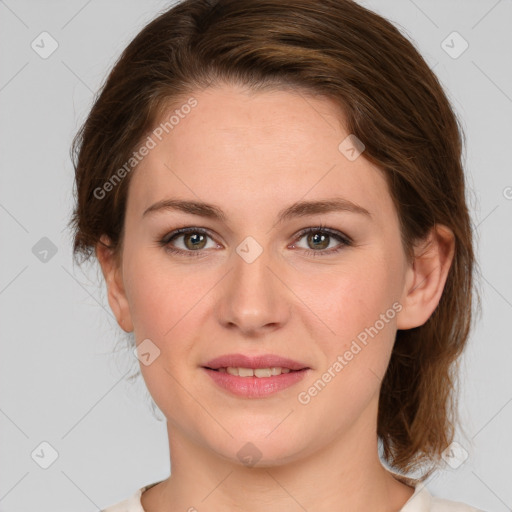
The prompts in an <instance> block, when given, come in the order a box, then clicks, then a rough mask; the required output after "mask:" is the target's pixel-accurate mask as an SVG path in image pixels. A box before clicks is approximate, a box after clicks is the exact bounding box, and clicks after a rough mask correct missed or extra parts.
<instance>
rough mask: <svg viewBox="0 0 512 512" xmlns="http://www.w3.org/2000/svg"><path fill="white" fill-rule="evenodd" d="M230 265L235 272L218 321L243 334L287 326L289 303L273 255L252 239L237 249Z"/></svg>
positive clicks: (229, 281) (223, 297) (230, 280)
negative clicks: (233, 326) (271, 327)
mask: <svg viewBox="0 0 512 512" xmlns="http://www.w3.org/2000/svg"><path fill="white" fill-rule="evenodd" d="M231 261H232V272H230V277H229V278H228V280H227V282H226V283H225V286H224V288H223V293H222V297H221V304H222V307H221V308H220V310H219V315H220V317H219V321H221V322H222V323H224V324H228V325H231V326H232V325H236V326H238V327H239V328H240V329H241V330H244V331H255V330H258V329H260V328H264V327H265V326H267V327H266V328H268V326H269V325H272V326H274V327H276V326H277V325H280V324H282V323H283V322H285V320H286V315H287V312H288V311H289V307H288V305H287V300H288V299H287V296H286V292H285V290H284V288H283V285H282V283H281V282H280V281H279V279H277V278H276V275H275V274H279V272H278V269H277V268H276V261H277V259H276V257H275V255H274V254H272V251H271V250H270V249H268V248H264V247H263V246H262V245H261V244H260V243H259V242H258V241H257V240H256V239H255V238H253V237H250V236H249V237H247V238H245V239H244V240H243V241H242V242H241V243H240V244H239V245H238V246H237V247H236V250H235V252H234V253H233V255H232V258H231Z"/></svg>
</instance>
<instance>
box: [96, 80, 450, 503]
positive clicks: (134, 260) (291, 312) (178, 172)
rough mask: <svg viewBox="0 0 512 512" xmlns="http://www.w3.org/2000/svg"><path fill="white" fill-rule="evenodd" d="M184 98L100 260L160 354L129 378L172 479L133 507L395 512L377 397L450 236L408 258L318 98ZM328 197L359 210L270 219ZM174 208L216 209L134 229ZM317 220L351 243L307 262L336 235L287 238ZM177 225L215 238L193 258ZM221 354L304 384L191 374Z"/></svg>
mask: <svg viewBox="0 0 512 512" xmlns="http://www.w3.org/2000/svg"><path fill="white" fill-rule="evenodd" d="M193 96H194V97H195V98H196V99H197V101H198V105H197V106H196V107H195V108H194V109H193V110H192V111H191V113H190V114H188V115H187V116H185V118H184V119H181V120H180V122H179V124H178V125H177V126H175V128H174V129H173V130H172V131H170V132H169V134H168V135H167V136H166V137H165V138H164V139H163V141H162V142H160V143H159V144H158V145H157V146H156V147H155V148H154V149H152V150H151V151H150V152H149V154H148V155H147V156H146V157H145V158H144V159H143V160H142V161H141V163H140V164H139V166H138V167H137V169H136V171H134V174H133V176H132V181H131V183H130V189H129V196H128V202H127V210H126V219H125V226H124V228H125V239H124V244H123V247H122V253H121V256H122V258H121V261H120V262H119V263H116V259H115V258H114V256H113V254H112V253H111V252H110V251H109V250H107V249H105V248H104V247H103V246H101V245H99V244H98V246H97V249H96V254H97V257H98V260H99V262H100V264H101V267H102V270H103V274H104V277H105V280H106V284H107V289H108V299H109V303H110V306H111V308H112V310H113V312H114V314H115V315H116V318H117V321H118V323H119V325H120V326H121V328H123V329H124V330H125V331H127V332H131V331H134V333H135V338H136V341H137V343H140V342H142V341H143V340H145V339H147V338H149V339H150V340H151V341H152V343H154V344H155V345H156V346H157V347H158V349H159V350H160V355H159V357H157V358H156V359H155V360H154V361H153V362H152V363H151V364H149V365H148V366H146V365H144V364H141V365H140V366H141V372H142V375H143V378H144V380H145V382H146V385H147V387H148V389H149V391H150V393H151V395H152V396H153V398H154V400H155V402H156V403H157V405H158V406H159V408H160V409H161V411H162V412H163V413H164V414H165V416H166V418H167V425H168V436H169V446H170V452H171V455H172V459H171V464H172V475H171V476H170V477H169V478H168V479H166V480H164V481H162V482H161V483H159V484H158V485H156V486H154V487H152V488H151V489H149V490H148V491H146V492H145V493H144V494H143V495H142V505H143V507H144V509H145V510H146V511H147V512H163V511H164V510H165V511H166V512H169V511H178V510H181V511H184V510H189V509H190V510H193V509H191V507H195V509H196V510H198V511H201V510H208V511H214V512H215V511H218V512H220V511H225V510H233V511H242V510H243V511H245V512H256V511H263V510H265V512H270V511H278V510H279V511H282V510H289V511H291V510H297V511H299V510H304V509H305V510H315V511H317V512H327V511H329V512H332V511H333V510H347V511H354V510H373V511H375V512H385V511H386V512H391V511H398V510H400V508H401V507H402V506H403V505H404V504H405V502H406V501H407V500H408V499H409V498H410V496H411V495H412V493H413V490H414V489H413V488H412V487H410V486H408V485H405V484H404V483H401V482H399V481H398V480H397V479H396V478H395V477H393V476H392V474H391V473H390V472H388V471H387V470H386V469H385V468H384V467H383V466H382V464H381V462H380V460H379V457H378V448H377V435H376V428H377V407H378V397H379V389H380V386H381V379H382V377H383V376H384V373H385V371H386V368H387V365H388V362H389V359H390V356H391V351H392V348H393V343H394V339H395V334H396V330H397V329H409V328H412V327H416V326H419V325H422V324H423V323H425V322H426V321H427V320H428V318H429V317H430V316H431V314H432V312H433V311H434V309H435V307H436V306H437V304H438V302H439V300H440V297H441V294H442V291H443V287H444V284H445V281H446V277H447V273H448V270H449V267H450V265H451V262H452V258H453V250H454V242H453V235H452V233H451V231H450V230H449V229H448V228H446V227H444V226H438V228H437V230H436V231H432V232H431V233H430V235H429V237H428V238H427V239H426V240H424V241H422V242H421V243H419V244H418V246H417V249H416V257H415V260H414V262H408V261H407V259H406V256H405V253H404V250H403V247H402V245H401V241H400V230H399V222H398V217H397V213H396V210H395V208H394V205H393V203H392V199H391V196H390V194H389V190H388V188H387V184H386V182H385V180H384V177H383V175H382V173H381V171H380V170H379V169H378V168H377V167H375V166H374V165H372V164H371V163H370V162H369V161H368V160H366V159H365V158H364V153H363V154H362V155H361V156H360V157H358V158H357V159H356V160H354V161H350V160H349V159H347V158H346V157H345V155H344V154H342V153H341V152H340V151H339V149H338V146H339V144H340V142H341V141H343V140H344V139H345V137H347V135H348V132H347V131H346V130H345V129H344V127H343V123H340V119H343V118H342V116H341V113H340V112H339V111H338V110H337V109H336V106H335V104H334V103H332V102H331V101H330V100H329V99H326V98H321V97H312V96H308V95H306V94H305V93H298V92H297V91H292V90H275V91H272V92H270V91H269V92H258V93H254V92H249V91H248V90H246V89H243V88H240V87H235V86H232V85H227V84H223V85H217V86H215V87H211V88H209V89H207V90H203V91H200V92H197V93H196V94H194V95H193ZM333 196H338V197H343V198H346V199H348V200H350V201H352V202H353V203H356V204H357V205H359V206H361V207H364V208H366V209H367V210H368V211H369V212H370V214H371V216H365V215H361V214H357V213H353V212H347V211H338V212H328V213H322V214H315V215H310V216H305V217H296V218H292V219H288V220H286V221H284V222H283V223H281V224H276V219H277V214H278V212H279V211H280V210H281V209H283V208H285V207H288V206H289V205H291V204H292V203H294V202H296V201H299V200H320V199H326V198H331V197H333ZM171 197H172V198H177V199H184V200H194V201H204V202H207V203H213V204H215V205H217V206H218V207H219V208H221V209H222V210H223V211H224V212H225V215H226V219H227V220H226V221H219V220H215V219H210V218H205V217H200V216H198V215H194V214H192V213H185V212H180V211H174V210H167V211H159V212H154V213H152V214H149V215H146V216H145V217H142V214H143V212H144V211H145V210H146V209H147V208H148V207H149V206H151V205H153V204H154V203H156V202H157V201H160V200H162V199H167V198H171ZM319 224H323V225H325V226H327V227H329V228H331V229H332V230H336V231H339V232H340V233H342V234H345V235H347V236H349V237H350V238H351V239H352V240H353V244H352V245H346V246H342V248H341V250H340V251H339V252H337V253H331V254H328V255H327V254H326V255H323V256H321V255H314V256H313V255H309V254H307V252H306V251H308V250H309V251H311V252H314V251H317V252H321V251H323V252H324V253H325V252H326V251H327V250H329V249H331V248H334V247H339V246H340V242H339V241H338V240H337V239H335V238H333V237H331V238H330V239H327V240H328V241H327V242H326V243H325V244H324V245H322V244H321V243H319V242H318V241H315V240H311V237H310V238H309V242H308V236H307V235H302V236H300V237H299V236H297V234H298V233H299V232H300V231H301V230H303V229H305V228H310V227H317V226H318V225H319ZM189 226H190V227H196V228H197V227H202V228H205V229H207V230H209V232H210V234H211V238H206V239H205V242H202V244H201V243H199V246H200V249H201V250H202V255H201V256H199V257H187V256H185V255H176V254H171V253H169V252H166V249H165V248H164V247H162V246H161V245H159V244H158V241H159V240H160V239H161V238H163V236H164V235H166V234H168V233H170V232H171V231H173V230H174V229H177V228H181V227H189ZM321 234H322V233H320V235H321ZM247 236H251V237H253V238H254V239H255V240H256V241H257V242H258V244H259V245H260V246H261V248H262V249H263V252H262V253H261V255H260V256H259V257H258V258H256V260H255V261H253V262H252V263H247V262H246V261H245V260H244V259H243V258H242V257H240V256H239V255H238V253H237V252H236V248H237V246H238V245H239V244H240V243H241V242H242V241H243V240H244V239H245V238H246V237H247ZM104 241H106V242H107V243H108V239H106V238H104ZM185 242H187V237H186V236H185V237H184V236H183V235H182V236H180V237H179V238H177V239H175V240H174V242H173V245H174V247H176V248H178V249H182V250H183V251H187V250H188V251H189V252H193V251H194V249H193V247H194V244H196V245H197V244H198V242H197V239H195V240H192V241H191V240H190V237H189V238H188V245H185ZM318 246H320V247H319V248H318ZM191 247H192V248H191ZM193 256H194V255H193ZM395 302H398V303H399V304H400V305H401V310H400V312H399V313H397V314H396V315H395V316H394V318H392V319H390V320H389V321H388V322H387V323H385V325H384V327H383V328H381V329H380V330H379V332H378V334H377V335H375V336H374V337H373V338H370V340H369V342H368V344H367V345H366V346H365V347H364V349H362V350H361V351H360V352H359V353H358V354H357V355H355V356H354V358H353V359H352V360H351V361H350V362H349V363H348V364H347V365H346V366H345V367H344V368H343V370H342V371H341V372H339V373H338V374H337V375H336V377H335V378H333V379H332V380H331V381H330V382H329V383H328V384H327V385H326V386H325V388H324V389H323V390H322V391H321V392H320V393H318V394H317V395H316V396H315V397H313V398H312V399H311V401H310V402H309V403H308V404H306V405H304V404H301V403H299V401H298V399H297V396H298V394H299V393H300V392H301V391H305V390H307V389H308V388H309V387H310V386H311V385H312V384H313V383H314V382H315V381H317V380H318V379H319V378H321V376H322V374H323V373H325V372H326V371H327V369H328V368H329V367H331V366H332V365H333V363H334V362H335V361H336V359H337V356H338V355H339V354H344V353H345V351H346V350H347V349H348V348H349V347H350V344H351V342H352V341H353V340H354V339H355V338H356V336H357V335H358V334H359V333H361V332H362V331H364V329H365V328H368V327H370V326H373V325H374V324H375V322H376V320H378V319H379V318H380V315H381V314H385V313H386V311H387V310H389V309H390V308H392V304H393V303H395ZM234 352H239V353H244V354H248V355H256V354H262V353H272V354H278V355H281V356H285V357H290V358H292V359H295V360H298V361H300V362H303V363H306V364H307V366H309V367H310V368H311V370H310V374H309V375H308V376H307V378H305V379H304V380H303V381H301V382H300V383H298V384H296V385H294V386H292V387H290V388H287V389H286V390H284V391H281V392H279V393H276V394H274V395H272V396H269V397H266V398H261V399H252V398H250V399H248V398H240V397H236V396H233V395H231V394H229V393H228V392H226V391H224V390H223V389H221V388H219V387H218V386H217V385H216V384H215V383H214V382H213V381H212V380H211V379H210V377H209V376H208V375H206V374H205V372H204V370H203V369H202V368H201V366H202V365H204V364H205V363H206V362H207V361H208V360H210V359H212V358H213V357H216V356H219V355H223V354H228V353H234ZM247 442H251V443H252V444H253V445H255V446H256V447H257V449H258V450H259V452H261V458H260V459H259V461H258V462H257V464H256V465H255V466H253V467H249V466H248V465H246V464H244V463H243V462H242V461H241V460H240V459H239V457H238V456H237V452H238V451H239V450H240V449H241V448H242V447H243V446H244V445H245V444H246V443H247Z"/></svg>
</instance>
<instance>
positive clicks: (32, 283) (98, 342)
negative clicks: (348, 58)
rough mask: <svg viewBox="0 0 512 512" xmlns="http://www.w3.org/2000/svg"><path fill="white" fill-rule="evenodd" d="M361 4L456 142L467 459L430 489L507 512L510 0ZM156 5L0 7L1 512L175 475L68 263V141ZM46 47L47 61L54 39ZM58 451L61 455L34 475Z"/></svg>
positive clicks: (122, 358)
mask: <svg viewBox="0 0 512 512" xmlns="http://www.w3.org/2000/svg"><path fill="white" fill-rule="evenodd" d="M362 3H363V4H364V5H366V6H368V7H370V8H371V9H373V10H375V11H377V12H378V13H380V14H381V15H383V16H385V17H386V18H388V19H390V20H391V21H393V22H395V23H396V24H398V25H399V27H400V28H401V30H402V31H403V32H404V33H405V34H406V35H408V36H409V37H410V38H412V39H413V40H414V41H415V44H416V45H417V47H418V48H419V49H420V51H421V53H422V54H423V55H424V57H425V59H426V60H427V62H428V63H429V65H430V66H431V67H432V68H433V69H434V70H435V72H436V73H437V74H438V76H439V77H440V80H441V82H442V84H443V85H444V87H445V88H446V91H447V94H448V96H449V98H450V99H451V101H452V102H453V105H454V107H455V109H456V111H457V113H458V115H459V116H460V118H461V119H462V122H463V125H464V128H465V130H466V134H467V153H466V154H467V158H466V171H467V175H468V182H469V185H470V205H471V209H472V216H473V220H474V223H475V226H476V228H475V234H476V239H477V253H478V257H479V259H480V266H481V273H482V279H481V285H480V286H481V292H482V299H483V304H482V305H483V314H482V316H481V318H479V319H478V321H477V323H476V327H475V329H474V331H473V334H472V336H471V340H470V343H469V346H468V349H467V352H466V353H465V355H464V357H463V359H462V379H461V386H460V393H461V401H460V410H461V414H462V426H463V428H464V431H459V432H458V434H457V441H458V442H459V443H460V445H461V446H462V447H463V449H464V450H466V452H467V453H468V458H467V459H466V460H464V461H463V459H464V457H463V456H461V455H460V454H459V455H457V454H456V456H455V458H454V459H453V458H451V459H448V458H447V460H448V462H449V463H447V464H446V467H445V468H444V469H442V470H441V471H439V472H438V473H436V474H435V476H434V477H432V478H431V479H430V480H429V481H428V485H427V487H428V488H429V490H430V491H431V493H432V494H434V495H438V496H442V497H445V498H448V499H453V500H459V501H464V502H467V503H470V504H472V505H474V506H477V507H479V508H482V509H484V510H487V511H489V512H491V511H496V512H504V511H506V510H508V511H510V510H512V485H510V484H511V483H512V462H511V461H512V440H511V435H510V433H511V432H512V373H511V372H510V363H511V361H512V343H511V336H510V326H509V323H508V322H509V319H510V318H511V315H512V286H511V284H512V270H511V266H510V249H511V248H512V230H511V228H510V220H511V218H512V188H511V187H512V173H511V172H510V157H509V154H510V135H511V133H512V116H511V113H512V80H511V79H512V72H511V67H510V55H511V49H512V44H511V43H512V32H511V30H510V26H511V24H512V23H511V22H512V2H511V1H510V0H500V1H496V0H482V1H476V0H473V1H462V0H460V1H455V0H451V1H440V0H436V1H426V0H414V1H413V0H393V1H391V0H385V1H384V0H380V1H378V0H373V1H370V2H362ZM168 5H170V3H169V2H166V1H163V0H151V1H145V2H143V1H142V0H139V1H133V0H131V1H126V0H124V1H121V0H115V1H114V0H109V1H100V0H89V1H84V0H73V1H70V0H68V1H64V0H60V1H57V0H54V1H46V2H39V1H35V0H34V1H27V0H20V1H17V0H7V1H5V2H4V1H0V62H1V67H0V112H1V117H0V133H1V134H2V136H1V137H0V154H1V155H2V158H1V159H0V168H1V178H0V179H1V188H0V225H1V230H2V235H1V240H2V246H1V247H2V251H1V265H0V308H1V310H0V311H1V335H2V337H1V343H2V345H1V359H0V382H1V396H0V429H1V433H2V435H1V438H0V439H1V441H0V443H1V444H0V461H1V466H0V511H10V512H14V511H30V510H38V511H39V512H45V511H50V510H51V511H52V512H56V511H69V510H73V511H76V512H81V511H84V512H85V511H92V510H97V509H98V508H101V507H105V506H107V505H110V504H112V503H115V502H117V501H119V500H121V499H124V498H126V497H128V496H129V495H131V494H132V493H133V492H134V491H135V490H136V489H138V488H139V487H141V486H142V485H145V484H148V483H151V482H154V481H157V480H160V479H163V478H165V477H166V476H167V475H168V473H169V460H168V443H167V438H166V429H165V422H164V421H158V419H157V418H162V416H161V414H159V413H158V411H157V412H156V413H153V412H152V406H151V399H150V398H149V395H148V394H147V391H146V389H145V386H144V384H143V383H142V381H141V380H140V379H139V380H136V381H135V383H134V384H131V383H130V382H128V381H127V380H126V376H127V374H130V373H133V372H135V371H136V370H137V365H138V361H137V360H136V359H135V358H134V357H133V356H132V355H131V353H130V352H128V351H126V350H116V347H121V348H122V347H123V344H124V338H123V333H122V331H121V330H120V329H119V328H118V326H117V324H116V322H115V320H114V318H113V316H112V314H111V312H110V310H109V308H108V304H107V301H106V296H105V290H104V288H103V285H102V284H101V281H100V279H99V278H100V273H99V271H98V268H97V267H96V266H94V265H92V266H86V267H84V268H79V267H74V265H73V263H72V259H71V238H70V234H69V232H68V231H67V230H66V228H65V226H66V223H67V221H68V218H69V214H70V212H71V208H72V195H71V192H72V186H73V169H72V166H71V162H70V158H69V147H70V143H71V140H72V137H73V135H74V133H75V132H76V130H77V129H78V127H79V126H80V124H81V122H82V121H83V120H84V119H85V116H86V114H87V112H88V109H89V108H90V106H91V102H92V99H93V96H94V93H95V92H96V91H97V89H98V88H99V86H100V85H101V83H102V81H103V79H104V77H105V75H106V73H107V72H108V70H109V69H110V67H111V66H112V65H113V63H114V62H115V60H116V58H117V57H118V55H119V53H120V52H121V51H122V49H123V48H124V47H125V45H126V44H127V43H128V42H129V41H130V40H131V39H132V38H133V36H135V35H136V33H137V32H138V31H139V30H140V29H141V28H142V27H143V26H144V25H145V24H146V23H147V22H148V21H149V20H150V19H152V18H153V17H154V16H155V15H156V14H157V13H158V12H159V11H160V10H162V9H164V8H165V7H166V6H168ZM44 31H46V32H48V33H49V34H51V37H52V38H53V39H55V40H56V41H57V43H58V48H57V49H56V50H55V52H54V53H53V54H51V55H50V56H48V57H47V58H42V57H41V56H40V54H39V53H36V51H35V50H34V49H33V48H32V47H31V43H32V41H34V40H35V42H36V43H38V41H39V43H38V44H39V46H40V47H42V46H43V43H41V37H39V34H41V32H44ZM453 31H457V32H458V33H460V35H461V36H462V37H463V38H464V40H466V41H467V42H468V44H469V47H468V48H467V50H466V51H465V52H463V53H462V54H461V55H457V58H454V56H456V55H455V54H457V53H459V52H460V50H461V49H463V44H464V43H463V41H462V40H460V39H457V37H458V36H453V35H452V36H450V37H449V38H448V39H446V38H447V37H448V36H449V35H450V34H451V33H452V32H453ZM42 37H46V39H45V42H44V51H48V50H49V49H51V40H50V39H48V36H42ZM443 41H446V42H445V43H443ZM450 46H451V47H452V48H451V49H450V48H449V47H450ZM39 51H40V52H41V51H43V48H39ZM449 52H451V55H450V54H449ZM44 237H46V238H47V239H48V240H47V239H45V238H44ZM41 239H43V240H41ZM34 247H35V248H34ZM45 251H46V252H45ZM55 251H56V252H55ZM42 442H47V443H49V444H50V445H51V447H53V448H50V447H48V446H47V445H42V446H41V443H42ZM52 449H53V450H56V452H57V453H58V457H57V459H56V460H55V461H54V462H53V464H51V465H50V466H49V467H48V468H47V469H43V468H42V467H41V464H43V465H44V464H48V463H49V462H51V456H52ZM457 461H458V462H457ZM458 464H460V465H459V466H458V467H455V466H457V465H458Z"/></svg>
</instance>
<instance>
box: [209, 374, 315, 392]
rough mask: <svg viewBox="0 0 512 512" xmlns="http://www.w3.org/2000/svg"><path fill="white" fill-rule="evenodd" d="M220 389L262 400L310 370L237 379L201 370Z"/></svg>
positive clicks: (297, 379) (296, 380)
mask: <svg viewBox="0 0 512 512" xmlns="http://www.w3.org/2000/svg"><path fill="white" fill-rule="evenodd" d="M202 370H203V371H204V372H206V373H207V374H208V375H209V376H210V378H211V379H212V380H213V381H214V382H215V383H216V384H217V385H218V386H220V387H221V388H223V389H224V390H226V391H229V392H230V393H231V394H233V395H235V396H239V397H244V398H264V397H266V396H270V395H273V394H274V393H277V392H279V391H282V390H283V389H286V388H289V387H290V386H293V385H294V384H296V383H297V382H299V381H301V380H302V379H303V378H304V377H305V376H306V375H307V374H309V372H311V369H309V368H308V369H303V370H296V371H292V372H290V373H282V374H281V375H273V376H272V377H261V378H260V377H256V376H254V377H239V376H238V375H230V374H229V373H221V372H219V371H217V370H212V369H210V368H202Z"/></svg>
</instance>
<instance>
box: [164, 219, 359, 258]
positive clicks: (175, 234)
mask: <svg viewBox="0 0 512 512" xmlns="http://www.w3.org/2000/svg"><path fill="white" fill-rule="evenodd" d="M316 231H318V232H325V233H327V234H329V235H330V236H332V237H337V238H339V239H340V243H346V242H351V241H352V239H351V237H349V236H348V235H346V234H345V233H343V232H342V231H339V230H337V229H335V228H330V227H328V226H325V225H322V226H310V227H307V228H304V229H301V230H299V231H298V232H297V233H296V234H295V235H294V240H295V241H294V242H293V243H296V242H297V241H298V240H300V239H301V238H302V237H304V236H306V235H307V234H309V233H310V232H316ZM194 232H197V233H202V234H205V235H207V236H209V237H210V238H211V239H212V240H213V241H214V242H215V243H219V242H217V240H216V237H215V236H213V234H212V233H211V231H210V230H209V229H208V228H201V227H195V226H187V227H183V228H177V229H175V230H172V231H171V232H169V233H167V234H166V235H164V237H163V238H162V240H165V241H166V243H170V242H171V241H173V240H176V239H177V238H179V237H180V236H184V235H187V234H189V233H194ZM169 235H171V236H169ZM198 252H199V251H198Z"/></svg>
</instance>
